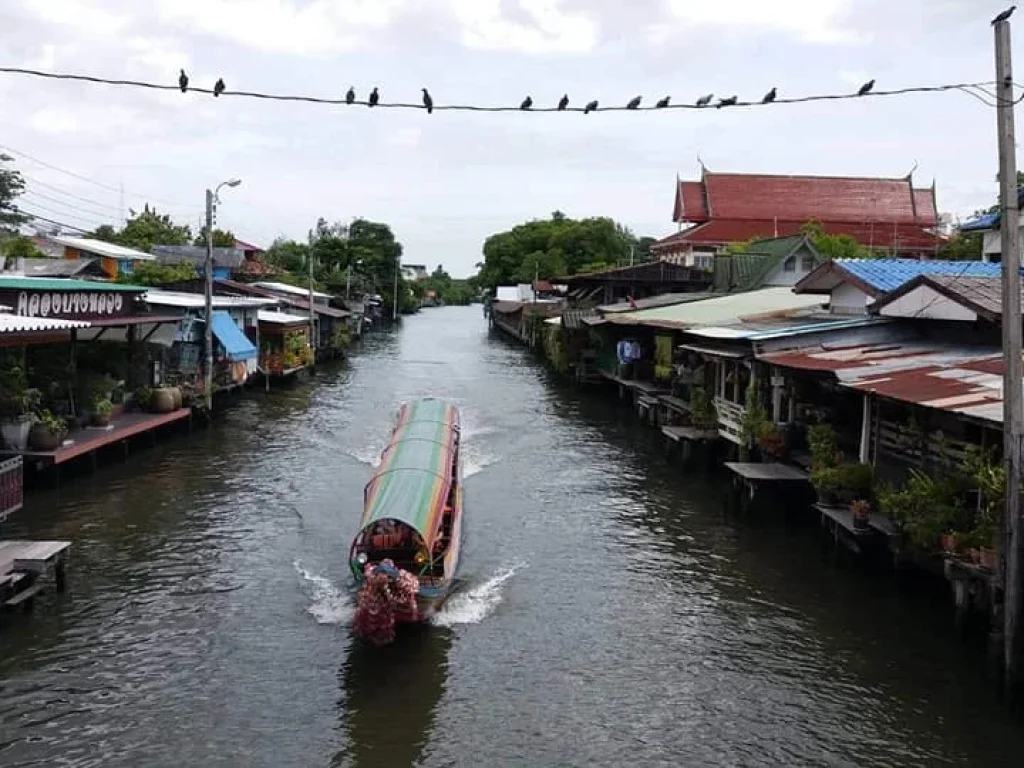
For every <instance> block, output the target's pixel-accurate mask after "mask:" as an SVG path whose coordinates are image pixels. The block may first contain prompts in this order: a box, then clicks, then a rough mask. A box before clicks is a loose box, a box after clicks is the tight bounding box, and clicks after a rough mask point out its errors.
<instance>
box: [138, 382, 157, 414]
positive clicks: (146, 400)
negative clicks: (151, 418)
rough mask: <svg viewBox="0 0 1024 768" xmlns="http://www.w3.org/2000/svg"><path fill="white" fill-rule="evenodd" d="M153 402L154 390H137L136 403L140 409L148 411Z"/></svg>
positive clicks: (141, 388)
mask: <svg viewBox="0 0 1024 768" xmlns="http://www.w3.org/2000/svg"><path fill="white" fill-rule="evenodd" d="M152 401H153V388H152V387H147V386H142V387H139V388H137V389H136V390H135V402H136V403H137V404H138V406H139V409H140V410H142V411H148V410H149V408H150V405H151V403H152Z"/></svg>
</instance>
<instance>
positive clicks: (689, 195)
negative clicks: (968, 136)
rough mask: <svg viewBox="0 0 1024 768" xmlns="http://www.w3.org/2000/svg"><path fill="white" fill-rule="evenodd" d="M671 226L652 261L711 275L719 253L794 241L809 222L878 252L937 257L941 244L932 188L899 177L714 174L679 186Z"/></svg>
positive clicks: (655, 246)
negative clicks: (760, 242) (736, 246)
mask: <svg viewBox="0 0 1024 768" xmlns="http://www.w3.org/2000/svg"><path fill="white" fill-rule="evenodd" d="M672 220H673V221H674V222H676V223H677V224H679V225H680V226H683V225H684V224H689V225H690V226H689V227H688V228H686V229H681V230H680V231H679V232H677V233H676V234H674V235H670V236H668V237H666V238H664V239H662V240H659V241H658V242H656V243H654V244H653V245H652V246H651V252H652V253H653V254H654V256H655V258H658V259H660V260H663V261H671V262H674V263H677V264H683V265H686V266H696V267H699V268H703V269H709V270H710V269H711V268H712V264H713V262H714V258H713V257H714V254H716V253H718V252H719V251H720V250H721V249H723V248H724V247H725V246H727V245H730V244H733V243H741V242H746V241H747V240H750V239H753V238H779V237H788V236H790V235H795V234H798V233H799V232H800V229H801V227H803V226H804V225H805V224H807V223H808V222H809V221H816V222H818V223H820V224H821V226H822V228H823V229H824V231H825V233H826V234H831V235H849V236H850V237H852V238H853V239H855V240H856V241H857V242H858V243H860V244H861V245H863V246H865V247H867V248H871V249H873V250H879V251H886V252H889V253H891V254H895V255H899V256H906V257H911V258H922V257H928V256H934V254H935V252H936V250H937V249H938V247H939V245H940V244H941V238H940V237H939V236H938V235H937V234H936V229H937V228H938V227H939V226H940V222H939V214H938V210H937V208H936V202H935V186H934V184H933V185H932V186H931V187H929V188H918V187H914V185H913V181H912V179H911V176H910V175H908V176H906V177H904V178H902V179H880V178H857V177H838V176H836V177H829V176H772V175H759V174H742V173H712V172H710V171H708V170H707V169H706V168H705V169H702V173H701V178H700V180H699V181H677V182H676V191H675V203H674V206H673V213H672Z"/></svg>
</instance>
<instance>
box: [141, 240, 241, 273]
mask: <svg viewBox="0 0 1024 768" xmlns="http://www.w3.org/2000/svg"><path fill="white" fill-rule="evenodd" d="M153 255H154V256H155V257H156V260H157V262H159V263H160V264H167V265H175V264H192V265H193V266H194V267H195V268H196V273H197V274H199V275H203V274H205V273H206V248H204V247H203V246H201V245H154V246H153ZM244 261H245V254H244V253H243V252H242V251H240V250H238V249H236V248H214V249H213V276H214V278H215V279H230V278H231V277H234V275H235V273H236V272H238V271H239V270H240V269H241V267H242V264H243V262H244Z"/></svg>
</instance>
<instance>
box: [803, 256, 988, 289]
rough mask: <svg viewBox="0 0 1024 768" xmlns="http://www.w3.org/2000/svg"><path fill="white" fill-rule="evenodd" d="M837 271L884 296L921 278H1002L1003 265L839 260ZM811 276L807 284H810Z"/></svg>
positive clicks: (958, 262) (928, 261)
mask: <svg viewBox="0 0 1024 768" xmlns="http://www.w3.org/2000/svg"><path fill="white" fill-rule="evenodd" d="M833 263H834V264H835V265H836V266H837V267H839V268H841V269H843V270H845V271H846V272H847V273H849V274H850V275H853V276H854V277H856V278H857V279H859V280H861V281H862V282H864V283H866V284H867V285H869V286H871V287H872V288H875V289H876V290H879V291H881V292H883V293H889V292H890V291H895V290H896V289H897V288H899V287H900V286H901V285H903V284H904V283H906V282H909V281H910V280H913V279H914V278H915V277H918V276H919V275H954V276H956V277H999V275H1000V269H1001V267H1000V265H999V264H994V263H988V262H984V261H941V260H927V261H918V260H917V259H836V260H835V261H834V262H833ZM812 275H813V273H811V275H808V276H807V277H806V278H804V279H805V280H810V278H811V276H812Z"/></svg>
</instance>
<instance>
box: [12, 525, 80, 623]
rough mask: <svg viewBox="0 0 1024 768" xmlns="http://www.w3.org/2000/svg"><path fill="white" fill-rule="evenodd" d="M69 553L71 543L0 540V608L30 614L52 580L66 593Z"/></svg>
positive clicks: (59, 589)
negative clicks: (18, 610)
mask: <svg viewBox="0 0 1024 768" xmlns="http://www.w3.org/2000/svg"><path fill="white" fill-rule="evenodd" d="M70 550H71V542H70V541H0V609H4V610H8V611H10V610H16V609H21V610H23V611H26V612H28V611H31V610H32V606H33V601H34V599H35V597H36V595H38V594H39V593H40V592H42V591H43V590H44V588H45V586H46V582H47V581H48V580H49V579H50V578H51V577H52V580H53V583H54V586H55V587H56V590H57V592H63V591H64V590H65V589H66V588H67V562H68V556H69V553H70Z"/></svg>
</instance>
